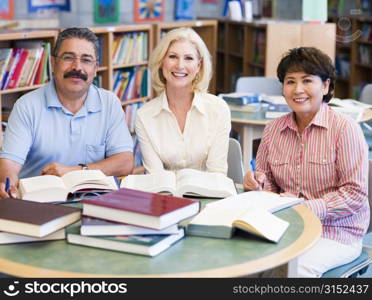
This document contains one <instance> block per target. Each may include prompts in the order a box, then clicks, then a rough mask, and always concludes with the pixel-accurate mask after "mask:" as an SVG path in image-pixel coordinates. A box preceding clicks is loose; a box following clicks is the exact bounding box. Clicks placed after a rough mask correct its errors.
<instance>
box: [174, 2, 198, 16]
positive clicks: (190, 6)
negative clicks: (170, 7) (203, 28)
mask: <svg viewBox="0 0 372 300" xmlns="http://www.w3.org/2000/svg"><path fill="white" fill-rule="evenodd" d="M174 17H175V19H176V20H193V19H195V1H194V0H176V6H175V14H174Z"/></svg>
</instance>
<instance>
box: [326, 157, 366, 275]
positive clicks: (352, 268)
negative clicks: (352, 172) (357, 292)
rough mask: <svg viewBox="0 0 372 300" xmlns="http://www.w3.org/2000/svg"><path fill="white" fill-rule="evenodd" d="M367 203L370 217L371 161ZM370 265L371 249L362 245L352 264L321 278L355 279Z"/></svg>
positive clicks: (334, 269)
mask: <svg viewBox="0 0 372 300" xmlns="http://www.w3.org/2000/svg"><path fill="white" fill-rule="evenodd" d="M368 201H369V209H370V212H371V215H372V160H371V159H370V160H369V173H368ZM367 234H368V235H372V221H371V220H370V221H369V227H368V229H367ZM371 263H372V247H371V246H367V245H363V251H362V253H361V254H360V256H359V257H357V258H356V259H355V260H353V261H352V262H350V263H348V264H345V265H342V266H339V267H336V268H333V269H331V270H329V271H327V272H325V273H324V274H323V276H322V277H323V278H336V277H337V278H356V277H358V276H359V275H363V274H364V273H365V272H367V269H368V267H369V265H370V264H371Z"/></svg>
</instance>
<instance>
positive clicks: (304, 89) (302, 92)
mask: <svg viewBox="0 0 372 300" xmlns="http://www.w3.org/2000/svg"><path fill="white" fill-rule="evenodd" d="M328 88H329V79H327V80H326V81H325V82H323V81H322V79H321V78H320V77H319V76H316V75H310V74H306V73H304V72H291V73H287V74H286V75H285V77H284V82H283V95H284V97H285V100H286V101H287V103H288V105H289V107H290V108H291V109H292V110H293V111H294V112H295V114H296V115H297V116H298V117H304V118H305V119H312V118H313V117H314V116H315V114H316V113H317V112H318V110H319V108H320V106H321V104H322V102H323V96H324V95H326V94H327V93H328Z"/></svg>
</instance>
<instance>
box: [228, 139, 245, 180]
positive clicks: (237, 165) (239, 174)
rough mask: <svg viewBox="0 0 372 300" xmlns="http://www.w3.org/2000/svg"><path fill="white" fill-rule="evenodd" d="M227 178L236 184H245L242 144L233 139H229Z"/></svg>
mask: <svg viewBox="0 0 372 300" xmlns="http://www.w3.org/2000/svg"><path fill="white" fill-rule="evenodd" d="M227 166H228V167H227V177H229V178H231V179H232V180H233V181H234V183H240V184H241V183H243V176H244V169H243V162H242V150H241V148H240V143H239V142H238V141H237V140H236V139H233V138H230V139H229V152H228V154H227Z"/></svg>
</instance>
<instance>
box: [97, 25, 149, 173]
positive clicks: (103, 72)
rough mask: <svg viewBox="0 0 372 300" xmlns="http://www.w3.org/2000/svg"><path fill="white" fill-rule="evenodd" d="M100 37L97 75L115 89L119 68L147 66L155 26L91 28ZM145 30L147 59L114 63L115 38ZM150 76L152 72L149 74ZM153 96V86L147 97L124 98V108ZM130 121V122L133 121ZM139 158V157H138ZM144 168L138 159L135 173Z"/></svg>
mask: <svg viewBox="0 0 372 300" xmlns="http://www.w3.org/2000/svg"><path fill="white" fill-rule="evenodd" d="M90 29H91V30H92V31H93V32H94V33H95V34H96V35H97V37H98V38H100V39H101V40H102V41H103V42H102V43H101V44H102V46H103V49H101V50H100V51H101V53H102V58H103V59H102V64H101V65H100V67H99V69H98V72H97V75H98V76H99V75H100V76H102V85H101V87H102V88H105V89H107V90H110V91H113V90H114V84H115V83H114V72H115V71H118V70H121V69H123V70H127V69H128V70H129V69H131V68H133V67H136V66H141V67H146V66H148V58H149V56H150V54H151V51H152V49H153V38H154V34H153V26H152V25H151V24H129V25H123V26H115V27H101V26H99V27H92V28H90ZM138 32H143V33H145V34H147V45H146V47H147V58H146V60H139V61H135V62H130V63H125V64H122V63H120V64H114V60H113V54H114V47H113V45H114V39H115V37H118V36H120V35H125V34H131V33H138ZM147 76H148V77H149V76H150V73H148V74H147ZM151 98H152V92H151V88H150V87H149V89H148V94H147V96H145V97H140V98H135V99H126V100H122V105H123V109H124V110H125V111H126V112H128V111H131V110H130V109H129V108H130V107H129V106H130V105H138V104H139V103H143V102H146V101H148V100H150V99H151ZM134 115H135V111H134V112H133V113H131V115H130V116H129V113H127V114H126V119H127V121H128V120H129V119H130V120H132V121H133V120H134ZM132 121H130V123H131V122H132ZM128 127H129V129H130V130H131V134H132V137H133V139H134V144H135V149H134V154H135V155H136V152H137V150H136V147H138V141H137V139H136V136H135V133H134V132H133V126H131V125H130V124H128ZM137 160H138V159H137ZM143 171H144V169H143V167H142V166H140V162H139V161H137V163H136V168H135V170H134V173H136V174H139V173H143Z"/></svg>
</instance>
